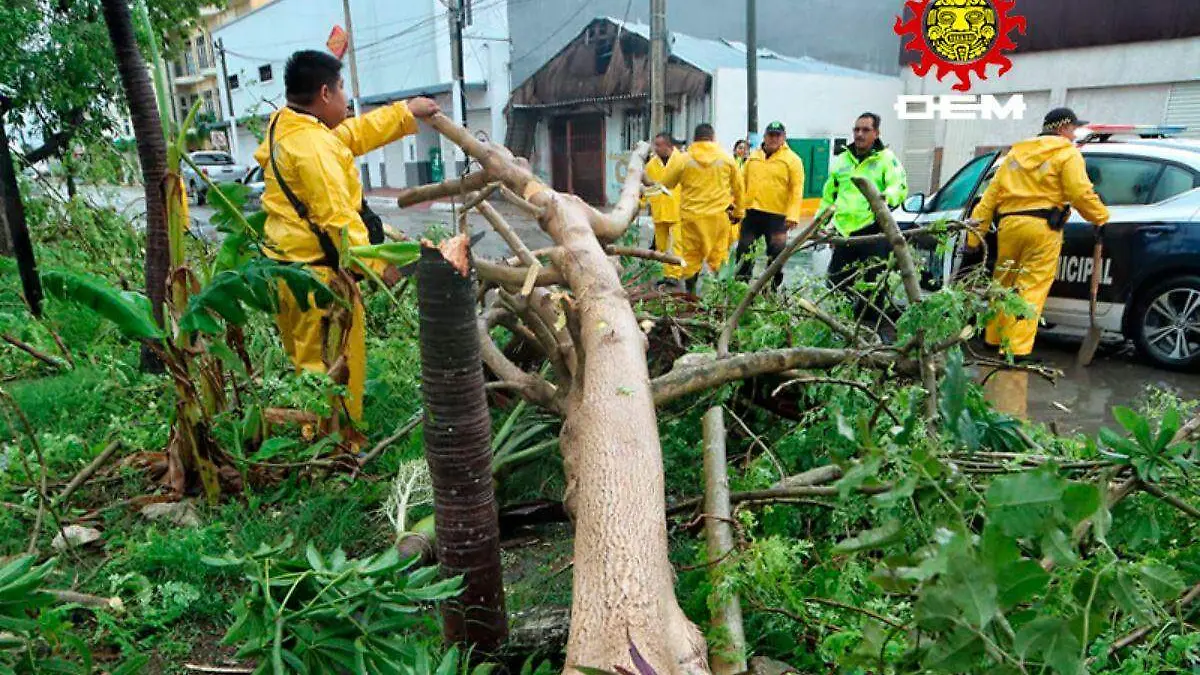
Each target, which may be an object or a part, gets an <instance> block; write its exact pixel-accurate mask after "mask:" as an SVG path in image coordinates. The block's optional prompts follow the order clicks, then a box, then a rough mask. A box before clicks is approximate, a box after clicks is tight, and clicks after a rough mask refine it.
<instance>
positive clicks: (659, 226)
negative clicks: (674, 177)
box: [642, 150, 685, 279]
mask: <svg viewBox="0 0 1200 675" xmlns="http://www.w3.org/2000/svg"><path fill="white" fill-rule="evenodd" d="M684 157H685V155H684V154H683V153H682V152H679V151H678V150H675V151H674V152H672V153H671V158H670V159H668V160H667V161H666V163H665V164H664V163H663V161H662V158H661V157H659V156H658V155H654V157H652V158H651V159H650V161H649V162H647V163H646V176H647V177H648V178H649V179H650V180H652V181H655V182H662V178H663V176H664V175H666V173H667V167H672V168H676V167H678V166H679V165H680V164H682V163H683V162H684V161H685V160H684ZM642 202H643V203H648V204H650V216H651V217H652V218H653V219H654V249H655V250H656V251H664V252H669V253H672V254H674V255H676V256H681V257H682V252H681V250H680V246H681V243H680V239H681V235H680V233H679V230H680V226H679V191H678V190H673V191H672V192H671V194H659V195H654V196H651V197H646V198H644V199H643V200H642ZM682 273H683V270H682V268H680V267H677V266H675V265H663V276H664V277H665V278H667V279H678V278H679V277H680V275H681V274H682Z"/></svg>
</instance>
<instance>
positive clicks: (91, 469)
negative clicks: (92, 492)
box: [51, 441, 121, 506]
mask: <svg viewBox="0 0 1200 675" xmlns="http://www.w3.org/2000/svg"><path fill="white" fill-rule="evenodd" d="M120 449H121V441H113V442H112V443H109V444H108V446H107V447H106V448H104V450H103V451H102V452H101V453H100V454H99V455H97V456H96V459H93V460H92V461H91V463H90V464H88V465H87V466H85V467H83V470H82V471H80V472H79V473H77V474H75V477H74V478H72V479H71V482H70V483H68V484H67V487H65V488H63V491H62V492H61V493H59V495H58V496H57V497H55V498H54V500H53V501H52V502H51V503H52V504H53V505H54V506H59V505H61V504H65V503H66V502H67V500H68V499H70V498H71V495H73V494H75V491H76V490H78V489H79V486H81V485H83V484H84V483H86V482H87V481H88V479H89V478H91V477H92V476H93V475H94V474H95V473H96V472H97V471H99V470H100V467H102V466H104V465H105V464H107V463H108V460H110V459H112V458H113V455H115V454H117V451H118V450H120Z"/></svg>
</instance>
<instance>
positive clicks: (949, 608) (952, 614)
mask: <svg viewBox="0 0 1200 675" xmlns="http://www.w3.org/2000/svg"><path fill="white" fill-rule="evenodd" d="M959 613H960V611H959V608H958V606H957V605H956V604H955V603H954V598H953V597H952V596H951V594H950V592H949V591H947V590H946V589H945V588H942V587H941V586H936V585H935V586H927V587H926V588H925V589H924V590H922V591H921V595H920V596H919V597H918V598H917V603H916V605H915V606H914V607H913V615H914V616H915V617H916V619H917V624H918V625H920V626H921V627H922V628H926V629H928V630H935V631H940V630H946V629H948V628H950V627H951V626H953V625H954V623H955V622H956V621H957V620H958V616H959Z"/></svg>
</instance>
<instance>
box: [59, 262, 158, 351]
mask: <svg viewBox="0 0 1200 675" xmlns="http://www.w3.org/2000/svg"><path fill="white" fill-rule="evenodd" d="M42 287H43V288H45V289H46V293H47V294H49V295H50V296H51V297H54V298H57V299H59V300H62V301H64V302H70V303H73V304H76V305H80V306H82V307H86V308H88V309H90V310H92V311H93V312H96V313H97V314H99V315H100V316H102V317H104V318H106V319H108V320H109V321H111V322H113V324H114V325H116V327H117V329H118V330H120V331H121V334H122V335H124V336H125V337H127V338H130V339H134V340H152V339H160V338H162V331H161V330H160V329H159V327H158V325H157V324H156V323H155V322H154V317H153V315H151V313H150V311H149V307H150V305H149V303H148V302H145V301H144V299H140V298H139V297H138V296H137V295H135V294H129V293H125V292H123V291H120V290H117V289H115V288H113V287H112V286H109V285H108V284H106V283H105V282H103V281H101V280H100V279H97V278H95V277H90V276H86V275H82V274H75V273H72V272H59V271H48V272H44V273H42Z"/></svg>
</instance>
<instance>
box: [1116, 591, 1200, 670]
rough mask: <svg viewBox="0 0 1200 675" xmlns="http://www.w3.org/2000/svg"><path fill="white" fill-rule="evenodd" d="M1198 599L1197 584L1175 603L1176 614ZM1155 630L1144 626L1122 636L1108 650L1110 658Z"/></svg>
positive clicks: (1199, 592) (1199, 594)
mask: <svg viewBox="0 0 1200 675" xmlns="http://www.w3.org/2000/svg"><path fill="white" fill-rule="evenodd" d="M1196 598H1200V584H1196V585H1195V586H1192V588H1191V590H1189V591H1188V592H1187V593H1185V594H1184V595H1183V597H1181V598H1179V600H1178V601H1177V602H1176V603H1175V607H1174V611H1175V613H1176V614H1177V613H1179V612H1182V611H1183V610H1185V609H1187V608H1188V606H1189V605H1191V604H1192V603H1193V602H1195V601H1196ZM1154 628H1155V626H1153V625H1151V626H1142V627H1141V628H1138V629H1137V630H1134V631H1131V632H1129V633H1126V634H1125V635H1124V636H1122V637H1121V638H1120V639H1118V640H1117V641H1116V642H1114V643H1113V644H1112V646H1111V647H1109V648H1108V654H1109V656H1112V655H1113V654H1116V653H1117V652H1119V651H1121V650H1122V649H1125V648H1126V647H1131V646H1133V645H1135V644H1137V643H1139V642H1141V641H1142V640H1145V639H1146V636H1147V635H1149V634H1150V633H1151V632H1153V631H1154Z"/></svg>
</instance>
